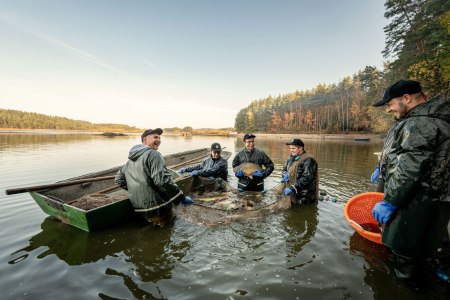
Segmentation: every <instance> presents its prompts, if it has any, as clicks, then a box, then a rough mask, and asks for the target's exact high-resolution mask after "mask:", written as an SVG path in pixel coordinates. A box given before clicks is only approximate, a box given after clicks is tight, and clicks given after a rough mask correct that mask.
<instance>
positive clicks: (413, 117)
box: [372, 80, 450, 281]
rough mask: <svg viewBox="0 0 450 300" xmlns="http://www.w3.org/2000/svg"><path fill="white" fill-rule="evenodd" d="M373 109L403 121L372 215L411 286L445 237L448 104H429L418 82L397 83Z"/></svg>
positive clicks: (449, 211)
mask: <svg viewBox="0 0 450 300" xmlns="http://www.w3.org/2000/svg"><path fill="white" fill-rule="evenodd" d="M373 106H385V108H386V111H387V112H389V113H392V114H393V115H394V116H395V118H396V119H401V121H400V122H399V124H398V125H397V127H396V128H395V131H394V140H393V143H392V146H391V150H390V151H389V153H388V154H387V155H388V157H387V167H386V182H385V190H384V198H383V201H382V202H380V203H377V204H376V205H375V207H374V208H373V211H372V215H373V216H374V217H375V219H376V220H377V221H378V222H379V223H380V224H385V227H384V231H383V235H382V242H383V244H385V245H386V246H388V247H389V248H390V249H391V250H392V252H393V254H394V271H395V274H396V276H397V277H398V278H400V279H403V280H408V281H409V280H412V281H415V280H416V279H418V278H417V276H418V275H419V273H420V266H421V263H422V261H423V259H425V258H428V257H432V256H434V255H435V254H436V250H437V249H438V248H439V247H441V246H442V239H443V237H444V233H446V234H448V233H447V224H448V223H449V216H450V195H449V187H450V181H449V178H450V172H449V169H450V102H449V101H448V99H446V98H445V97H439V96H438V97H435V98H433V99H431V100H428V96H427V95H425V94H424V93H423V92H422V88H421V86H420V83H419V82H417V81H413V80H400V81H398V82H397V83H395V84H393V85H391V86H390V87H389V88H387V89H386V91H385V93H384V96H383V99H382V100H381V101H379V102H377V103H375V104H373ZM447 238H448V236H447Z"/></svg>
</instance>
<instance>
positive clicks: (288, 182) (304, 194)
mask: <svg viewBox="0 0 450 300" xmlns="http://www.w3.org/2000/svg"><path fill="white" fill-rule="evenodd" d="M286 145H289V150H290V151H291V155H290V156H289V158H288V160H287V161H286V164H285V165H284V167H283V172H282V175H281V177H282V178H281V182H282V183H284V190H283V195H285V196H289V195H291V202H292V203H293V204H309V203H313V202H315V201H317V198H318V192H319V189H318V186H319V176H318V167H317V162H316V160H315V159H314V157H312V155H310V154H309V153H306V151H305V144H304V143H303V141H302V140H301V139H293V140H292V141H290V142H289V143H286Z"/></svg>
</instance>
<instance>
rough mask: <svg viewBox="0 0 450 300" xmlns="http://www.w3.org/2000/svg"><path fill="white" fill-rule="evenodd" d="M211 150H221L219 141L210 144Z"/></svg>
mask: <svg viewBox="0 0 450 300" xmlns="http://www.w3.org/2000/svg"><path fill="white" fill-rule="evenodd" d="M211 151H222V147H220V144H219V143H213V144H212V145H211Z"/></svg>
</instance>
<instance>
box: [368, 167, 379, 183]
mask: <svg viewBox="0 0 450 300" xmlns="http://www.w3.org/2000/svg"><path fill="white" fill-rule="evenodd" d="M379 175H380V167H379V166H377V167H376V168H375V171H373V173H372V175H371V176H370V181H372V182H373V183H378V176H379Z"/></svg>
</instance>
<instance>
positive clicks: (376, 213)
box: [372, 201, 397, 224]
mask: <svg viewBox="0 0 450 300" xmlns="http://www.w3.org/2000/svg"><path fill="white" fill-rule="evenodd" d="M396 210H397V207H395V206H394V205H392V204H390V203H389V202H386V201H381V202H378V203H377V204H375V206H374V208H373V209H372V216H373V217H374V218H375V219H376V220H377V221H378V223H380V224H386V223H387V222H388V221H389V220H390V219H391V216H392V214H393V213H394V212H395V211H396Z"/></svg>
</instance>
